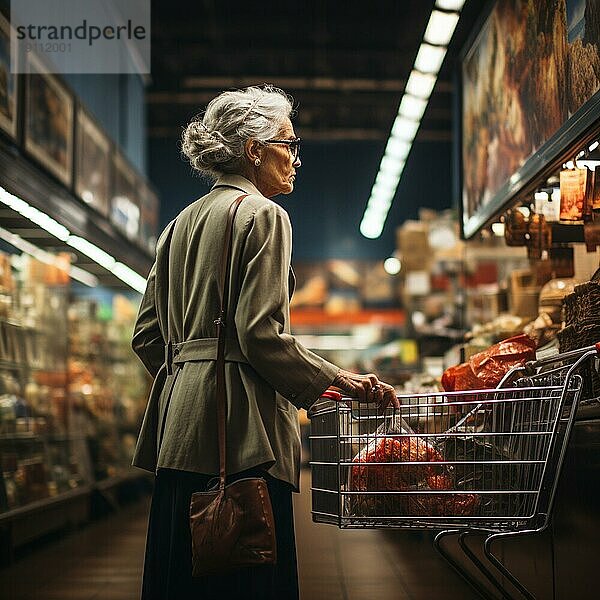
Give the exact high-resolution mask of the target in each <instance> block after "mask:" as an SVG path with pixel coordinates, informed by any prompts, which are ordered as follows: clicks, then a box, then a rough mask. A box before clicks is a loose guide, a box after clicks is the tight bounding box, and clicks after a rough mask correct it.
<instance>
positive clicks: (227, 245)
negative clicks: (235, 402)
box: [215, 194, 248, 490]
mask: <svg viewBox="0 0 600 600" xmlns="http://www.w3.org/2000/svg"><path fill="white" fill-rule="evenodd" d="M246 196H248V194H243V195H241V196H239V197H238V198H236V199H235V200H234V201H233V203H232V204H231V206H230V207H229V212H228V214H227V228H226V230H225V239H224V241H223V251H222V254H221V269H220V273H219V294H220V297H221V307H220V309H219V316H218V317H217V318H216V319H215V325H216V327H217V364H216V366H217V424H218V431H219V479H220V480H219V488H220V489H221V490H223V489H225V458H226V454H227V444H226V442H227V440H226V434H227V427H226V414H225V413H226V394H225V319H226V312H227V298H228V296H229V261H230V259H231V246H232V240H233V222H234V219H235V215H236V212H237V209H238V208H239V206H240V204H241V202H242V200H243V199H244V198H246Z"/></svg>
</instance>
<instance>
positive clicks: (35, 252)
mask: <svg viewBox="0 0 600 600" xmlns="http://www.w3.org/2000/svg"><path fill="white" fill-rule="evenodd" d="M0 238H1V239H3V240H5V241H6V242H8V243H9V244H11V245H12V246H14V247H15V248H17V249H18V250H20V251H21V252H22V253H23V255H25V254H28V255H29V256H32V257H33V258H35V259H36V260H39V261H40V262H43V263H45V264H47V265H56V266H57V267H58V268H59V269H61V270H64V269H63V267H64V263H62V262H61V261H57V260H56V256H55V255H54V254H51V253H50V252H46V251H45V250H42V249H41V248H38V247H37V246H35V245H34V244H32V243H31V242H28V241H27V240H24V239H23V238H22V237H21V236H20V235H17V234H16V233H12V232H10V231H7V230H6V229H3V228H2V227H0ZM67 272H68V273H69V276H70V277H72V278H73V279H76V280H77V281H80V282H81V283H84V284H85V285H88V286H89V287H96V286H97V285H98V278H97V277H96V276H95V275H92V274H91V273H88V272H87V271H84V270H83V269H80V268H79V267H75V266H73V265H69V268H68V269H67Z"/></svg>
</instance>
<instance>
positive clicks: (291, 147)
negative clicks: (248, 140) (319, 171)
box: [264, 137, 300, 162]
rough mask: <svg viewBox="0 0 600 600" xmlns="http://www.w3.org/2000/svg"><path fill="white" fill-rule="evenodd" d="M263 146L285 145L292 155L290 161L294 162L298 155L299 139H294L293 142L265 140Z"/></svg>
mask: <svg viewBox="0 0 600 600" xmlns="http://www.w3.org/2000/svg"><path fill="white" fill-rule="evenodd" d="M264 143H265V144H286V145H287V147H288V149H289V151H290V154H291V155H292V159H293V160H294V162H295V161H296V160H297V159H298V156H299V154H300V138H299V137H297V138H294V139H293V140H266V141H265V142H264Z"/></svg>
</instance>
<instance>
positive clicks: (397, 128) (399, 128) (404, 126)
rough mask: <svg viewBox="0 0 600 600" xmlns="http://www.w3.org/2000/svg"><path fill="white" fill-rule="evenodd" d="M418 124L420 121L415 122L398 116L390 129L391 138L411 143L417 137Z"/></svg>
mask: <svg viewBox="0 0 600 600" xmlns="http://www.w3.org/2000/svg"><path fill="white" fill-rule="evenodd" d="M420 124H421V122H420V121H415V120H413V119H408V118H406V117H401V116H400V115H398V116H397V117H396V120H395V121H394V126H393V127H392V137H395V138H398V139H399V140H406V141H407V142H412V141H413V140H414V139H415V136H416V135H417V130H418V129H419V125H420Z"/></svg>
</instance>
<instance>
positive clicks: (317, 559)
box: [0, 471, 473, 600]
mask: <svg viewBox="0 0 600 600" xmlns="http://www.w3.org/2000/svg"><path fill="white" fill-rule="evenodd" d="M302 478H303V482H302V483H303V493H302V494H300V495H295V510H296V537H297V542H298V560H299V572H300V590H301V598H302V600H321V599H323V600H405V599H406V600H436V599H438V598H439V599H443V600H455V599H456V600H458V599H460V600H469V599H470V598H473V594H472V593H471V592H470V590H469V588H468V587H467V586H466V585H465V584H464V583H463V582H462V581H461V580H460V578H458V577H457V576H456V575H455V574H454V572H453V571H452V570H451V569H450V568H449V567H448V566H446V564H445V563H444V562H443V561H442V560H441V559H440V558H439V557H438V556H437V555H436V554H435V552H434V550H433V548H432V547H431V543H430V537H431V536H430V535H429V534H428V533H425V532H401V531H395V532H394V531H391V532H383V531H368V530H364V531H340V530H338V529H337V528H336V527H332V526H326V525H315V524H314V523H312V521H311V516H310V491H309V488H310V479H309V478H310V475H309V473H308V471H304V472H303V476H302ZM148 506H149V502H148V501H147V500H145V501H144V502H142V503H137V504H134V505H131V506H128V507H127V508H125V509H124V510H123V511H121V512H120V513H119V514H117V515H115V516H113V517H109V518H106V519H103V520H102V521H99V522H96V523H93V524H92V525H90V526H87V527H85V528H84V529H82V530H79V531H77V532H75V533H73V534H70V535H69V536H66V537H63V538H61V539H60V540H59V541H55V542H52V543H50V544H46V545H44V546H43V547H42V548H41V549H39V550H36V551H35V552H33V553H31V554H29V555H28V556H27V557H26V558H23V559H21V560H20V561H18V562H16V563H15V564H14V565H12V566H11V567H10V568H8V569H4V570H0V590H1V592H0V596H1V597H2V599H3V600H135V599H136V598H138V597H139V586H140V578H141V572H142V563H143V549H144V542H145V534H146V520H147V511H148ZM173 600H176V599H173Z"/></svg>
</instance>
